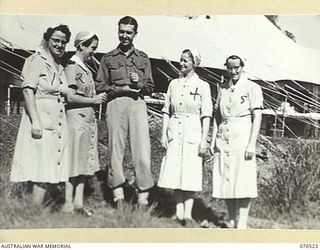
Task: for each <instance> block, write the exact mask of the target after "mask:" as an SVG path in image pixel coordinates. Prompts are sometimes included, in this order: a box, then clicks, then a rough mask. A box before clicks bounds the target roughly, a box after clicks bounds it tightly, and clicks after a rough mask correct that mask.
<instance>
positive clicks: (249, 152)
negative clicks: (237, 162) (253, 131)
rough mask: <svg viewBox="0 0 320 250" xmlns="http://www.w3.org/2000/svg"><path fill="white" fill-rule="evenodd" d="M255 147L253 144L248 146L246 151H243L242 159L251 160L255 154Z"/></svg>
mask: <svg viewBox="0 0 320 250" xmlns="http://www.w3.org/2000/svg"><path fill="white" fill-rule="evenodd" d="M255 148H256V147H255V145H253V144H250V143H249V144H248V146H247V148H246V151H245V155H244V158H245V160H252V158H253V156H254V154H255Z"/></svg>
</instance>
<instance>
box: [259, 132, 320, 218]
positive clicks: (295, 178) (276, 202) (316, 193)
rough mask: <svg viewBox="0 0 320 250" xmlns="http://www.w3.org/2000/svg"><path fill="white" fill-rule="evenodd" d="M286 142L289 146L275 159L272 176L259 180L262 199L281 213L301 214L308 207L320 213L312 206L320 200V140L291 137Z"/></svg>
mask: <svg viewBox="0 0 320 250" xmlns="http://www.w3.org/2000/svg"><path fill="white" fill-rule="evenodd" d="M288 142H289V143H288ZM282 144H284V143H283V138H282ZM285 144H286V149H285V150H284V151H283V152H282V153H281V155H279V156H278V157H275V159H274V163H275V165H274V167H273V168H272V169H271V171H272V174H271V177H269V178H268V179H267V178H264V180H263V181H261V182H260V183H259V191H260V197H259V199H260V201H262V202H263V205H264V206H265V207H268V208H269V209H270V210H276V211H278V212H280V213H284V212H287V213H292V212H295V213H298V214H299V213H302V212H304V211H303V210H305V209H307V210H308V211H309V212H311V213H313V212H315V213H316V215H318V214H317V213H319V211H310V210H309V208H308V207H309V206H310V205H312V204H313V203H317V202H319V201H320V168H319V166H320V158H319V154H320V142H319V141H306V140H301V139H298V140H297V139H291V140H290V139H287V143H285Z"/></svg>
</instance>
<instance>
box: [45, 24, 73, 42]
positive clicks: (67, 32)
mask: <svg viewBox="0 0 320 250" xmlns="http://www.w3.org/2000/svg"><path fill="white" fill-rule="evenodd" d="M57 30H58V31H61V32H62V33H64V34H65V35H66V38H67V43H68V42H69V41H70V37H71V32H70V30H69V27H68V26H67V25H64V24H60V25H59V26H56V27H53V28H48V29H47V31H46V32H45V33H44V34H43V39H44V40H45V41H46V42H49V39H50V37H51V36H52V34H53V33H54V32H55V31H57Z"/></svg>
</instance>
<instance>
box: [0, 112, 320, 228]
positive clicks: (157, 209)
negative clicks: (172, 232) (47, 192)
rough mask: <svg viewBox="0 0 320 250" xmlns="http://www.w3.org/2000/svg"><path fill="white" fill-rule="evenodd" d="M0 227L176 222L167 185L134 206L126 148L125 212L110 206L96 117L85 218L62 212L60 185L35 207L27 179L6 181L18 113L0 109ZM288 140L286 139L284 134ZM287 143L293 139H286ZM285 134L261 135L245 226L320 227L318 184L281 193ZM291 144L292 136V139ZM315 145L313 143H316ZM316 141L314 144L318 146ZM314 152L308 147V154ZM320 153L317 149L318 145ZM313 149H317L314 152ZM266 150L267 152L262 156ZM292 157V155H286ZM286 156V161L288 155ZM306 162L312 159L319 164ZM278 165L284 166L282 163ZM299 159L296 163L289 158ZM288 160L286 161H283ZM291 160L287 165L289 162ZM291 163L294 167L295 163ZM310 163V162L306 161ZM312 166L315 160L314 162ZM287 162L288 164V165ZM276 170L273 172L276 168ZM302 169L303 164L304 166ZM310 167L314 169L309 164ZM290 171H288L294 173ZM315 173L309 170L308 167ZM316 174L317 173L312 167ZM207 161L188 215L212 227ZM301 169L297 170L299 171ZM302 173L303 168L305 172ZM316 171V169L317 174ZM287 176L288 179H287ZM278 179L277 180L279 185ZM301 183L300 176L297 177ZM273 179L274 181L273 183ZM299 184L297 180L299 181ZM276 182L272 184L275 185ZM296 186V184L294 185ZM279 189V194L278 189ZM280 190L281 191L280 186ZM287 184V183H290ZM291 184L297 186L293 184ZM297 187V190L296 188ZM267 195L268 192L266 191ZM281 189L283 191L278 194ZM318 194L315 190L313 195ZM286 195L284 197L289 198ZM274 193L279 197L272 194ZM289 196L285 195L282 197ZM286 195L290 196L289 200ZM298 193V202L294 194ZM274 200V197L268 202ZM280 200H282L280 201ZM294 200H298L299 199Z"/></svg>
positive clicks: (214, 215) (215, 214) (216, 217)
mask: <svg viewBox="0 0 320 250" xmlns="http://www.w3.org/2000/svg"><path fill="white" fill-rule="evenodd" d="M0 118H1V119H0V121H1V125H0V133H1V136H0V158H1V162H0V199H1V203H0V228H2V229H8V228H14V229H18V228H19V229H24V228H179V227H181V226H180V225H179V224H177V223H175V222H173V221H172V220H171V219H170V217H171V216H172V215H173V214H174V203H173V199H172V193H171V192H170V191H168V190H161V189H154V190H153V191H152V193H151V197H150V200H151V201H152V206H151V207H150V208H149V210H148V211H146V212H142V211H139V210H137V209H135V206H134V203H135V200H136V190H135V188H134V186H133V182H134V175H133V170H132V164H131V156H130V152H129V151H128V150H127V152H126V155H125V159H124V169H125V175H126V178H127V180H128V183H127V185H126V191H127V192H126V193H127V197H126V199H127V201H128V204H127V205H126V206H125V210H124V212H119V211H117V210H116V209H114V208H113V207H112V205H111V203H110V190H108V188H106V171H105V169H106V166H107V165H108V164H109V159H108V154H107V151H106V145H107V133H106V124H105V122H104V121H100V122H99V153H100V163H101V171H99V172H98V173H97V174H96V175H95V176H94V177H93V178H91V179H90V180H89V182H88V183H87V187H86V190H85V193H86V199H85V203H86V205H87V206H88V207H90V208H92V209H93V210H94V215H93V216H92V217H90V218H85V217H83V216H82V215H79V214H64V213H62V212H61V211H60V210H59V208H60V206H61V204H63V199H64V198H63V187H62V186H61V187H57V188H55V189H53V190H52V191H51V194H52V195H51V197H54V199H55V200H54V201H52V200H50V199H48V201H47V206H45V207H43V206H41V207H35V206H33V205H30V204H31V201H30V193H29V192H28V185H27V184H13V183H10V182H9V175H10V166H11V162H12V157H13V152H14V146H15V140H16V136H17V131H18V130H17V127H18V125H19V122H20V116H19V115H15V114H13V115H11V116H9V117H8V116H6V115H4V114H2V115H0ZM160 133H161V120H160V119H157V118H154V119H151V120H150V137H151V146H152V166H151V170H152V174H153V176H154V179H155V181H156V180H157V179H158V175H159V170H160V162H161V160H162V157H163V155H164V151H163V149H162V148H161V146H160V142H159V138H160ZM289 141H290V140H289ZM290 143H291V144H292V142H290ZM290 143H289V142H288V140H283V139H280V140H279V139H278V138H268V139H267V138H262V137H261V138H260V139H259V146H258V151H257V154H258V155H259V156H260V157H259V158H258V172H259V174H258V183H259V197H258V198H257V199H256V200H255V201H254V203H253V205H252V209H251V214H250V218H249V227H250V228H255V229H320V226H319V225H320V212H319V210H320V204H319V199H316V198H314V197H319V194H317V193H315V192H317V191H314V190H316V188H317V187H318V186H317V185H318V184H319V179H316V180H315V181H314V183H313V186H312V187H309V189H308V190H306V191H305V192H308V194H309V193H310V192H311V190H312V193H310V195H309V196H308V199H307V200H305V201H303V202H305V203H301V202H300V200H299V197H298V198H294V197H293V196H292V195H293V194H292V191H290V190H289V192H291V196H286V195H285V191H286V183H288V185H289V183H291V182H290V180H289V181H288V180H286V179H284V176H286V174H288V173H289V174H290V175H291V172H283V173H282V175H281V176H280V174H281V173H279V170H278V168H276V166H277V164H278V162H281V161H280V158H283V155H282V153H281V151H286V149H287V148H289V147H291V146H290V145H291V144H290ZM293 144H295V142H294V143H293ZM316 148H317V146H316ZM319 148H320V147H318V148H317V149H319ZM313 153H316V152H313V151H312V154H313ZM318 153H319V151H318ZM318 153H317V155H318ZM266 155H267V156H266ZM290 159H291V158H290ZM287 162H290V161H287ZM318 163H319V160H318V161H317V162H311V163H310V164H311V166H312V164H318ZM282 164H283V166H284V169H283V171H284V170H285V169H286V166H287V165H286V163H282ZM294 164H299V163H297V162H296V163H294ZM288 166H289V165H288ZM290 166H291V165H290ZM294 166H296V165H294ZM294 166H293V167H294ZM308 166H309V165H308ZM317 166H320V164H318V165H317ZM289 168H290V167H289ZM275 169H276V171H278V172H275ZM306 171H307V170H306ZM310 171H314V169H313V168H312V169H311V170H310ZM296 174H297V173H294V174H292V175H296ZM313 174H314V173H313ZM316 174H319V173H316ZM211 175H212V163H210V162H209V163H206V164H204V167H203V192H201V193H199V194H198V197H197V199H196V201H195V205H194V211H193V216H194V218H195V219H196V220H197V222H198V223H199V227H200V225H203V226H206V227H212V228H220V227H223V226H224V223H223V221H224V219H226V207H225V204H224V202H223V201H220V200H216V199H212V198H211V187H212V183H211ZM300 175H301V174H300ZM306 176H307V173H306ZM316 176H317V175H316ZM286 181H287V182H286ZM279 183H281V185H283V186H281V185H280V184H279ZM302 184H304V182H303V183H302ZM277 185H278V186H277ZM300 186H301V185H300ZM276 187H277V188H276ZM294 187H296V186H294ZM281 189H283V193H284V194H283V195H282V192H281ZM289 189H290V188H289ZM279 190H280V191H279ZM291 190H292V189H291ZM294 190H298V189H297V188H296V189H294ZM297 192H298V191H297ZM268 195H269V196H268ZM281 195H282V196H281ZM317 195H318V196H317ZM288 197H289V198H288ZM276 198H277V199H278V200H276ZM286 199H288V201H287V200H286ZM290 199H291V200H290ZM294 199H297V202H296V201H295V200H294ZM273 200H274V202H272V201H273ZM282 201H285V202H282ZM298 201H299V202H298ZM302 204H305V206H304V207H303V206H302Z"/></svg>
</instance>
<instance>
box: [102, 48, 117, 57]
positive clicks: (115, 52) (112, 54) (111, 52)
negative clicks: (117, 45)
mask: <svg viewBox="0 0 320 250" xmlns="http://www.w3.org/2000/svg"><path fill="white" fill-rule="evenodd" d="M116 54H118V50H117V49H113V50H111V51H109V52H107V53H105V54H104V55H103V57H108V56H114V55H116Z"/></svg>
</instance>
